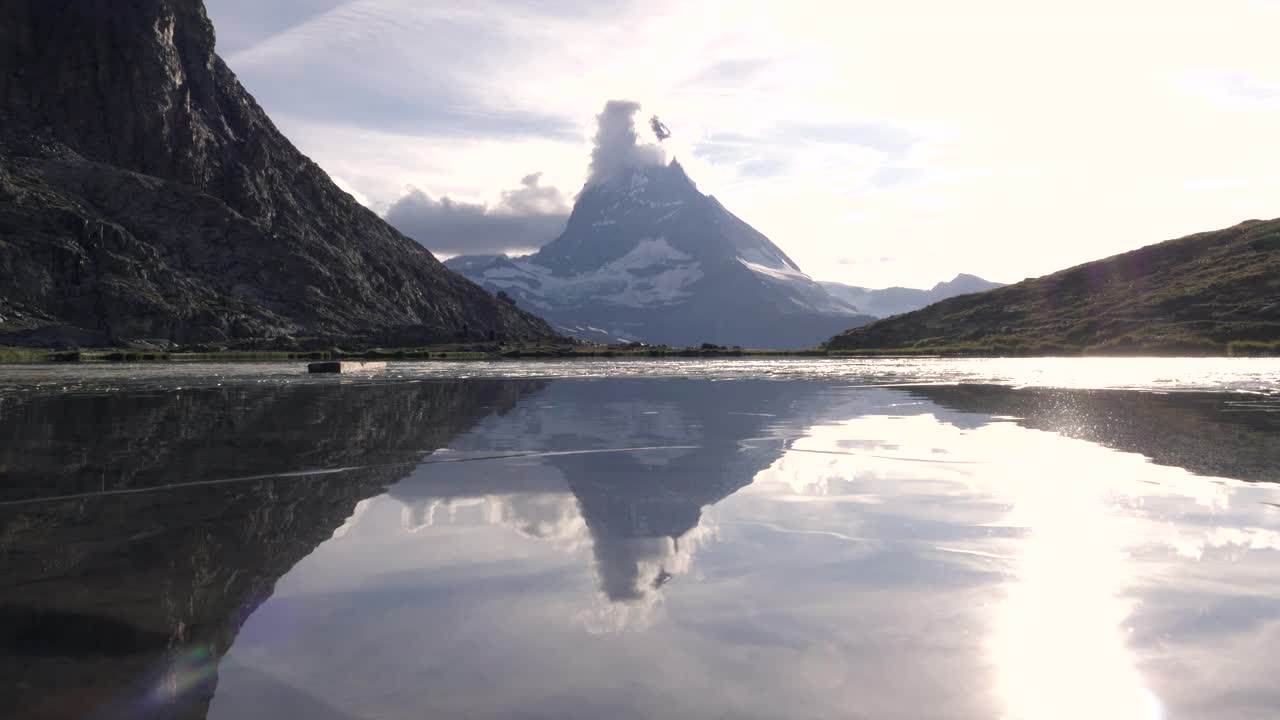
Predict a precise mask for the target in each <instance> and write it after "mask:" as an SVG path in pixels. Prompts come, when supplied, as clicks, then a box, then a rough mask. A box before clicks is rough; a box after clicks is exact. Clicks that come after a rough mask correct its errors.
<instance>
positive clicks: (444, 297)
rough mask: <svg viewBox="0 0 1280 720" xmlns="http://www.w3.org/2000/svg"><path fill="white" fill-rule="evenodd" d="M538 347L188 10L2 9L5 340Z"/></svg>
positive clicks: (95, 1)
mask: <svg viewBox="0 0 1280 720" xmlns="http://www.w3.org/2000/svg"><path fill="white" fill-rule="evenodd" d="M552 334H553V333H552V331H551V330H550V328H549V327H548V326H547V325H546V324H545V323H543V322H542V321H541V320H539V319H537V318H535V317H533V316H531V315H529V314H527V313H523V312H521V311H519V310H517V309H516V308H513V307H511V306H510V305H508V304H506V303H501V302H498V301H497V300H496V299H495V298H493V297H492V296H491V295H490V294H488V293H486V292H485V291H483V290H481V289H480V288H479V287H477V286H475V285H474V284H472V283H470V282H468V281H466V280H464V279H463V278H461V277H458V276H457V275H455V274H454V273H451V272H449V271H448V270H446V269H445V268H444V267H443V265H441V264H440V263H439V262H438V261H437V260H436V259H435V258H434V257H433V256H432V255H431V254H430V253H429V252H428V251H426V250H425V249H423V248H422V247H421V246H420V245H418V244H417V243H414V242H413V241H411V240H409V239H408V238H406V237H404V236H403V235H401V234H400V233H399V232H397V231H396V230H394V229H392V228H391V227H390V226H389V225H387V224H386V223H385V222H383V221H382V220H381V219H380V218H378V217H377V216H376V215H375V214H374V213H372V212H370V211H369V210H367V209H365V208H364V207H362V206H360V205H359V204H358V203H357V202H356V201H355V200H354V199H353V198H352V197H351V196H350V195H348V194H347V193H345V192H343V191H341V190H339V189H338V188H337V187H336V186H335V185H334V184H333V183H332V182H331V181H330V180H329V178H328V176H327V175H326V174H325V173H324V171H322V170H321V169H320V168H319V167H318V166H316V165H315V163H313V162H311V161H310V160H309V159H307V158H306V157H305V156H303V155H302V154H301V153H300V152H299V151H298V150H297V149H296V148H295V147H294V146H293V145H292V144H290V143H289V141H288V140H287V139H286V138H285V137H284V136H283V135H282V134H281V133H280V132H279V131H278V130H277V129H276V128H275V126H274V125H273V124H272V123H271V120H270V119H269V118H268V117H267V116H266V114H265V113H264V112H263V111H262V109H261V108H260V107H259V106H258V104H257V103H256V102H255V101H254V99H253V98H252V97H251V96H250V95H249V94H248V93H247V92H246V91H245V89H244V88H243V87H242V86H241V85H240V83H239V82H238V81H237V80H236V77H235V75H234V74H233V73H232V72H231V70H229V69H228V68H227V66H226V65H225V64H224V63H223V62H222V60H221V59H220V58H219V57H218V56H217V55H216V54H215V52H214V31H213V26H212V25H211V23H210V21H209V19H208V17H207V15H206V14H205V9H204V5H203V3H202V2H200V0H137V1H135V2H129V3H119V2H114V1H111V0H12V1H10V2H6V3H4V4H3V5H0V344H19V343H20V344H50V345H57V344H80V345H95V344H105V343H108V342H118V341H121V340H131V339H139V338H159V339H163V340H167V341H171V342H176V343H184V344H185V343H236V342H244V341H259V342H260V341H262V340H264V339H273V338H275V339H285V340H283V341H284V342H288V340H287V338H304V337H313V338H323V339H324V340H326V341H329V342H346V343H352V344H395V345H407V344H418V343H428V342H434V341H441V340H454V339H456V338H459V337H470V338H476V339H481V338H489V337H501V338H508V339H543V338H546V337H548V336H551V335H552Z"/></svg>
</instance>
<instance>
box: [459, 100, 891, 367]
mask: <svg viewBox="0 0 1280 720" xmlns="http://www.w3.org/2000/svg"><path fill="white" fill-rule="evenodd" d="M637 110H639V106H638V105H636V104H634V103H626V102H617V101H614V102H611V103H609V105H607V106H606V107H605V111H604V112H603V113H601V115H600V116H599V118H598V124H599V129H598V132H597V135H596V148H595V150H594V151H593V152H592V163H591V173H590V177H589V178H588V180H587V183H586V185H585V186H584V187H583V189H582V192H581V193H579V195H578V198H577V201H576V203H575V204H574V207H573V212H572V214H571V215H570V216H569V221H568V225H567V227H566V228H565V230H564V232H563V233H562V234H561V235H560V237H558V238H556V239H555V240H553V241H552V242H550V243H549V244H547V245H546V246H545V247H543V248H542V249H541V250H539V251H538V252H537V253H534V254H533V255H528V256H525V257H516V258H509V257H506V256H502V255H496V256H494V255H489V256H475V255H472V256H459V257H456V258H453V259H452V260H450V261H449V262H448V263H446V264H447V265H448V267H450V268H452V269H453V270H456V271H457V272H460V273H462V274H463V275H465V276H467V277H468V278H470V279H472V280H474V281H475V282H477V283H480V284H481V285H483V286H484V287H485V288H487V289H489V290H490V291H493V292H497V291H500V290H501V291H505V292H506V293H507V294H508V295H509V296H511V297H512V298H513V299H514V300H515V301H516V302H517V304H519V305H520V306H521V307H523V308H525V309H527V310H531V311H533V312H535V313H537V314H539V315H541V316H542V317H544V318H546V319H548V320H549V321H551V322H552V323H553V324H554V325H556V326H557V327H558V328H559V329H560V330H562V331H563V332H566V333H569V334H571V335H576V336H578V337H582V338H584V339H589V340H596V341H603V342H618V341H642V342H647V343H666V344H671V345H695V344H699V343H704V342H710V343H715V344H720V345H741V346H744V347H756V348H799V347H809V346H813V345H816V344H818V343H819V342H822V341H823V340H825V339H826V338H828V337H830V336H831V335H832V333H834V332H840V331H843V330H845V329H847V328H850V327H853V326H855V325H860V324H863V323H864V322H866V321H868V320H870V318H869V317H867V316H864V315H860V314H859V313H858V311H857V309H856V308H854V307H853V306H852V305H850V304H847V303H845V302H842V301H840V300H837V299H836V298H834V297H833V296H832V295H831V294H829V293H828V292H827V290H826V289H824V288H823V287H822V286H821V285H819V284H818V283H816V282H814V281H813V280H812V279H810V278H809V276H808V275H805V274H804V272H803V271H801V269H800V268H799V266H797V265H796V264H795V263H794V262H793V261H792V260H791V259H790V258H789V257H787V255H786V253H784V252H783V251H782V250H781V249H780V248H779V247H778V246H777V245H774V244H773V243H772V242H771V241H770V240H769V238H767V237H765V236H764V235H763V234H761V233H760V232H758V231H757V230H755V229H754V228H752V227H751V226H750V225H748V224H747V223H745V222H743V221H742V220H740V219H739V218H738V217H737V216H735V215H734V214H733V213H731V212H729V210H728V209H726V208H725V207H724V206H723V205H721V204H720V202H719V201H717V200H716V199H715V198H714V197H711V196H709V195H704V194H702V193H701V192H699V191H698V188H697V186H696V185H695V184H694V182H693V181H692V180H691V179H690V178H689V176H688V175H687V174H686V173H685V170H684V168H683V167H681V165H680V163H679V162H677V161H675V160H671V161H669V162H668V161H666V160H665V157H664V156H663V154H662V151H661V148H660V147H658V146H656V145H647V144H641V143H639V141H638V138H637V136H636V132H635V126H634V122H633V117H634V114H635V112H636V111H637ZM654 122H655V123H658V124H660V122H659V121H657V119H656V118H655V119H654ZM663 130H664V131H665V126H663Z"/></svg>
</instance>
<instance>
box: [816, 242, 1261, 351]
mask: <svg viewBox="0 0 1280 720" xmlns="http://www.w3.org/2000/svg"><path fill="white" fill-rule="evenodd" d="M827 346H828V347H829V348H830V349H834V350H867V351H871V350H887V351H892V350H910V351H923V352H929V351H942V352H946V351H977V352H1011V353H1055V352H1081V351H1086V352H1178V353H1186V352H1205V353H1220V352H1226V351H1252V350H1254V349H1260V350H1266V349H1267V348H1268V347H1269V348H1270V349H1272V350H1280V220H1269V221H1261V220H1250V221H1247V222H1243V223H1240V224H1239V225H1236V226H1234V227H1230V228H1226V229H1224V230H1218V231H1214V232H1206V233H1199V234H1197V235H1191V236H1188V237H1184V238H1181V239H1178V240H1169V241H1166V242H1162V243H1158V244H1155V245H1149V246H1147V247H1144V248H1141V249H1138V250H1134V251H1132V252H1127V253H1124V254H1123V255H1116V256H1115V257H1111V258H1107V259H1105V260H1098V261H1096V262H1091V263H1086V264H1084V265H1080V266H1077V267H1074V268H1070V269H1068V270H1063V271H1061V272H1057V273H1054V274H1052V275H1047V276H1045V277H1042V278H1037V279H1033V280H1024V281H1023V282H1020V283H1017V284H1015V285H1009V286H1007V287H1003V288H998V289H996V290H990V291H987V292H983V293H978V294H975V295H963V296H960V297H955V298H951V299H949V300H943V301H942V302H939V303H936V304H934V305H930V306H929V307H927V308H924V309H923V310H918V311H916V312H912V313H907V314H906V315H900V316H897V317H893V318H889V319H886V320H881V321H879V322H876V323H873V324H871V325H868V326H865V327H860V328H854V329H852V330H849V331H847V332H845V333H843V334H841V335H838V336H836V337H834V338H832V339H831V340H830V341H829V343H828V345H827Z"/></svg>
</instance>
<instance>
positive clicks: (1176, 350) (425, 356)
mask: <svg viewBox="0 0 1280 720" xmlns="http://www.w3.org/2000/svg"><path fill="white" fill-rule="evenodd" d="M1117 356H1136V357H1277V356H1280V340H1277V341H1272V342H1257V341H1235V342H1230V343H1225V344H1219V343H1213V342H1208V341H1201V342H1192V343H1187V342H1178V343H1166V344H1105V345H1093V346H1088V347H1068V346H1062V345H1055V344H1016V343H994V344H987V343H963V344H952V345H929V344H922V345H921V346H918V347H899V348H868V349H863V348H859V349H841V350H828V349H826V348H822V347H818V348H809V349H803V350H761V349H744V348H730V347H723V346H710V345H708V346H702V347H684V348H677V347H667V346H639V347H637V346H629V345H628V346H618V345H516V346H508V345H495V344H491V343H490V344H478V345H476V344H472V345H467V344H457V345H441V346H432V347H420V348H373V349H369V350H353V351H348V350H343V349H340V348H333V349H329V350H311V351H304V350H220V351H184V350H181V349H178V350H173V351H156V350H137V349H122V348H97V349H76V350H50V349H43V348H24V347H0V364H24V363H25V364H33V363H59V362H61V363H109V362H299V361H312V360H389V361H395V360H411V361H428V360H448V361H456V360H500V359H513V360H514V359H537V358H543V359H555V358H560V359H588V358H690V357H697V358H740V357H832V358H840V357H861V358H873V357H977V358H981V357H1117Z"/></svg>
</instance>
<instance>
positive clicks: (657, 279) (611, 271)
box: [482, 237, 703, 310]
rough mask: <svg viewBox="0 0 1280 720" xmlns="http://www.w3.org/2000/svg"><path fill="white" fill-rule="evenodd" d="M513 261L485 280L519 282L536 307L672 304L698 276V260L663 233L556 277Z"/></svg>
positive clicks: (503, 283) (508, 286) (514, 284)
mask: <svg viewBox="0 0 1280 720" xmlns="http://www.w3.org/2000/svg"><path fill="white" fill-rule="evenodd" d="M511 264H512V265H513V266H514V267H502V268H491V269H489V270H487V271H486V272H485V273H484V274H483V276H482V278H483V281H484V282H485V283H486V284H488V285H490V286H492V287H497V288H501V289H511V288H520V289H522V290H524V291H525V292H524V294H525V296H526V299H527V301H528V302H529V303H530V304H531V305H533V306H534V307H535V308H539V309H543V310H549V309H552V308H557V307H559V308H566V307H574V306H579V305H582V304H584V303H601V302H604V303H610V304H614V305H624V306H627V307H648V306H660V305H671V304H674V303H676V302H679V301H681V300H683V299H684V298H686V297H688V296H689V294H690V293H689V291H688V287H689V286H690V285H692V284H693V283H695V282H697V281H698V280H700V279H702V275H703V273H702V267H701V265H700V264H699V263H698V262H697V261H696V260H695V259H694V258H693V257H692V256H690V255H687V254H685V253H683V252H680V251H679V250H677V249H675V248H673V247H671V244H670V243H668V242H667V239H666V238H664V237H658V238H647V239H645V240H641V241H640V242H638V243H636V246H635V247H634V248H632V249H631V252H629V253H627V254H626V255H623V256H622V257H620V258H618V259H617V260H614V261H613V262H611V263H609V264H608V265H605V266H604V267H601V268H600V269H599V270H595V271H593V272H589V273H583V274H581V275H574V276H570V277H558V276H555V275H553V274H552V273H551V271H550V270H549V269H548V268H545V267H542V266H541V265H536V264H534V263H532V262H529V261H526V260H512V261H511Z"/></svg>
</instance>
